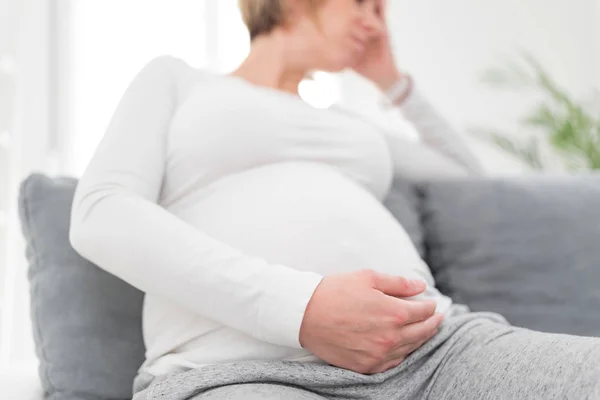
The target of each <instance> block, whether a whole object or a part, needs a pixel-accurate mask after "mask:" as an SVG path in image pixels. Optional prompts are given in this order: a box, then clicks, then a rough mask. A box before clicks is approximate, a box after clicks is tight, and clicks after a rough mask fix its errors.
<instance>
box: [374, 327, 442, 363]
mask: <svg viewBox="0 0 600 400" xmlns="http://www.w3.org/2000/svg"><path fill="white" fill-rule="evenodd" d="M437 333H438V330H437V329H434V330H432V331H431V332H429V333H428V334H427V336H426V337H425V338H424V339H422V340H419V341H417V342H414V343H407V344H405V345H401V346H400V347H398V348H397V349H395V350H393V351H391V352H390V354H389V356H388V357H386V359H385V360H384V361H383V363H389V362H393V361H394V360H399V359H405V358H406V357H408V356H409V355H411V354H412V353H413V352H414V351H416V350H418V349H419V348H421V346H423V345H424V344H425V343H427V342H428V341H430V340H431V338H432V337H434V336H435V335H436V334H437Z"/></svg>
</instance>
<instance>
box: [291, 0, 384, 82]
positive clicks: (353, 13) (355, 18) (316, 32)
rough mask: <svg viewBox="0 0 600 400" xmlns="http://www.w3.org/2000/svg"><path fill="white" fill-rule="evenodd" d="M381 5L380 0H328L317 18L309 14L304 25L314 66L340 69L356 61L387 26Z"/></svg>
mask: <svg viewBox="0 0 600 400" xmlns="http://www.w3.org/2000/svg"><path fill="white" fill-rule="evenodd" d="M381 6H382V3H381V0H325V2H324V4H323V5H322V6H320V7H319V9H318V10H317V12H316V19H315V16H310V15H306V16H305V17H304V21H303V22H304V23H303V24H301V25H303V26H304V27H305V28H304V29H303V34H305V35H306V38H307V40H308V41H309V44H308V46H309V53H310V55H311V60H310V61H311V63H314V64H315V65H314V66H313V68H314V69H320V70H324V71H340V70H342V69H345V68H350V67H352V66H353V65H355V64H356V63H357V61H358V60H359V59H360V58H361V56H362V55H363V54H364V52H365V49H366V47H367V45H368V44H369V42H370V41H372V40H374V39H375V38H377V37H379V35H381V34H382V32H383V30H384V24H383V20H382V10H381ZM308 21H310V23H309V22H308ZM312 56H314V59H312V58H313V57H312Z"/></svg>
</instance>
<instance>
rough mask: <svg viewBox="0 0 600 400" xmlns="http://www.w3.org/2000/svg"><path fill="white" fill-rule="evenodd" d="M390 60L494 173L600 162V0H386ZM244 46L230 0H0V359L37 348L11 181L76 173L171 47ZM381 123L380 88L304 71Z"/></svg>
mask: <svg viewBox="0 0 600 400" xmlns="http://www.w3.org/2000/svg"><path fill="white" fill-rule="evenodd" d="M389 3H390V10H389V24H390V29H391V34H392V42H393V45H394V51H395V53H396V56H397V60H398V63H399V65H400V67H401V68H403V69H405V70H407V71H409V72H410V73H412V74H413V76H414V77H415V79H416V81H417V82H418V83H419V85H420V86H421V89H422V90H423V92H425V94H426V95H427V96H428V97H429V98H430V100H431V101H432V102H433V103H434V105H436V106H437V107H438V108H439V109H440V111H441V112H442V114H443V115H445V116H446V117H447V118H448V119H449V120H450V121H451V122H452V124H453V125H454V126H455V127H456V128H457V129H458V130H459V131H460V132H461V133H463V135H464V137H465V139H466V140H467V142H468V144H469V146H470V147H471V148H472V149H473V151H474V152H475V154H476V155H477V156H478V157H479V158H480V160H481V161H482V163H483V165H484V166H485V168H486V170H487V172H488V173H489V174H490V175H493V176H507V175H518V174H528V173H532V172H536V173H548V174H568V173H576V172H578V171H587V170H591V169H597V168H600V145H599V144H598V139H599V138H600V105H599V97H600V96H599V95H598V89H599V88H600V0H503V1H491V0H454V1H447V0H390V1H389ZM248 49H249V39H248V35H247V32H246V31H245V27H244V26H243V24H242V21H241V18H240V16H239V12H238V9H237V1H236V0H0V372H1V371H2V370H3V369H4V368H6V367H7V366H8V365H9V364H10V365H11V368H12V369H14V368H15V365H20V366H22V367H23V368H29V367H30V366H31V365H32V364H33V363H34V354H33V345H32V339H31V328H30V323H29V300H28V297H27V293H28V290H29V289H28V286H27V276H26V265H25V258H24V246H23V243H22V238H21V233H20V226H19V224H18V219H17V210H16V198H17V195H18V186H19V183H20V182H21V181H22V179H23V178H24V177H26V176H27V175H28V174H29V173H31V172H33V171H40V172H44V173H47V174H50V175H67V176H74V177H78V176H80V175H81V173H82V172H83V171H84V169H85V167H86V164H87V162H88V161H89V159H90V157H91V156H92V154H93V151H94V149H95V147H96V145H97V143H98V142H99V140H100V139H101V137H102V135H103V134H104V130H105V128H106V126H107V124H108V122H109V120H110V118H111V115H112V113H113V111H114V109H115V107H116V105H117V102H118V101H119V99H120V97H121V95H122V94H123V91H124V90H125V88H126V87H127V85H128V84H129V82H130V81H131V79H132V78H133V76H134V75H135V74H136V73H137V72H138V71H139V70H140V69H141V68H142V67H143V66H144V65H145V64H146V63H147V62H148V61H149V60H150V59H152V58H154V57H156V56H159V55H163V54H171V55H174V56H176V57H180V58H182V59H184V60H185V61H187V62H188V63H189V64H190V65H192V66H194V67H197V68H203V69H209V70H214V71H218V72H221V73H226V72H228V71H231V70H233V69H234V68H235V67H236V66H237V64H238V63H239V62H241V60H242V59H243V58H244V56H245V54H246V53H247V51H248ZM301 95H302V97H303V98H304V99H305V100H306V101H307V102H309V103H310V104H312V105H314V106H315V107H329V106H331V105H333V104H341V105H342V106H346V107H351V108H354V109H356V110H358V111H360V112H363V113H367V114H369V115H370V116H372V118H374V119H377V120H378V121H380V123H382V124H396V125H398V127H400V126H402V127H403V131H404V132H406V134H407V137H410V138H412V139H414V140H418V138H417V137H415V136H414V135H413V134H412V133H411V129H410V126H409V125H407V124H406V123H405V122H404V121H402V120H400V117H399V116H398V115H396V114H394V113H393V112H390V111H383V110H382V108H381V107H380V106H379V103H378V101H377V100H378V98H379V97H378V96H379V93H377V91H376V90H375V89H374V87H373V86H371V85H370V84H369V83H367V82H364V81H362V80H361V79H360V78H358V77H357V76H356V75H354V74H352V73H343V74H336V75H331V74H325V73H319V74H317V75H316V76H315V79H314V80H311V81H307V82H303V84H302V87H301Z"/></svg>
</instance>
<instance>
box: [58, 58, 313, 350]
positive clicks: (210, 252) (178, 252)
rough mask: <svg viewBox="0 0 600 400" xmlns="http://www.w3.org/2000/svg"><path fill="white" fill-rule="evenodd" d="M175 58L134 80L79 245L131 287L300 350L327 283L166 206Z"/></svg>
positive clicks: (80, 227)
mask: <svg viewBox="0 0 600 400" xmlns="http://www.w3.org/2000/svg"><path fill="white" fill-rule="evenodd" d="M177 62H181V63H183V62H182V61H180V60H177V59H175V58H173V57H168V56H165V57H159V58H156V59H154V60H153V61H151V62H150V63H149V64H148V65H147V66H146V67H145V68H144V69H143V70H142V71H141V72H140V73H139V74H138V76H137V77H136V78H135V79H134V80H133V82H132V83H131V84H130V86H129V88H128V89H127V91H126V92H125V94H124V96H123V98H122V99H121V101H120V104H119V106H118V108H117V110H116V112H115V114H114V116H113V118H112V121H111V123H110V125H109V127H108V130H107V132H106V134H105V136H104V138H103V140H102V141H101V143H100V145H99V146H98V148H97V150H96V152H95V154H94V156H93V158H92V160H91V162H90V164H89V166H88V168H87V169H86V171H85V173H84V175H83V176H82V178H81V179H80V181H79V184H78V187H77V190H76V193H75V198H74V201H73V210H72V220H71V230H70V240H71V243H72V245H73V247H74V248H75V249H76V251H77V252H79V253H80V254H81V255H82V256H83V257H85V258H86V259H88V260H90V261H91V262H93V263H95V264H96V265H98V266H99V267H101V268H102V269H104V270H106V271H108V272H110V273H112V274H113V275H115V276H117V277H119V278H121V279H123V280H124V281H126V282H128V283H129V284H131V285H132V286H134V287H136V288H138V289H140V290H142V291H144V292H146V293H152V294H154V295H157V296H161V297H164V298H168V299H170V300H172V301H174V302H176V303H178V304H180V305H181V306H183V307H186V308H188V309H190V310H192V311H194V312H196V313H197V314H199V315H202V316H204V317H207V318H210V319H212V320H214V321H217V322H219V323H222V324H224V325H227V326H230V327H232V328H235V329H238V330H239V331H242V332H245V333H247V334H249V335H252V336H254V337H256V338H258V339H260V340H263V341H267V342H270V343H273V344H278V345H283V346H289V347H296V348H300V347H301V346H300V343H299V331H300V326H301V323H302V319H303V316H304V312H305V309H306V306H307V304H308V302H309V300H310V298H311V296H312V294H313V292H314V290H315V289H316V287H317V286H318V284H319V283H320V282H321V279H322V276H320V275H318V274H316V273H312V272H304V271H298V270H295V269H292V268H289V267H287V266H284V265H274V264H271V263H269V262H267V261H265V260H263V259H260V258H256V257H251V256H249V255H246V254H243V253H241V252H240V251H238V250H236V249H234V248H232V247H230V246H227V245H225V244H224V243H221V242H218V241H216V240H214V239H212V238H210V237H208V236H207V235H206V234H204V233H203V232H201V231H199V230H198V229H196V228H195V227H193V226H191V225H190V224H188V223H186V222H184V221H182V220H181V219H179V218H178V217H176V216H175V215H174V214H172V213H170V212H168V211H167V210H165V209H164V208H163V207H161V206H160V205H158V204H157V201H158V199H159V194H160V191H161V185H162V181H163V178H164V174H165V160H166V154H165V152H166V146H165V141H166V136H167V131H168V129H169V124H170V121H171V117H172V115H173V113H174V111H175V110H176V108H177V103H178V90H177V82H176V79H175V72H176V71H177V70H175V69H174V68H175V67H176V66H177V64H176V63H177Z"/></svg>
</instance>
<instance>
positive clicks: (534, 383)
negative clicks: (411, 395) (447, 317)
mask: <svg viewBox="0 0 600 400" xmlns="http://www.w3.org/2000/svg"><path fill="white" fill-rule="evenodd" d="M460 331H461V330H460V329H459V330H458V331H457V332H456V333H455V334H454V335H453V337H451V338H449V340H448V342H449V344H451V346H449V347H448V349H447V352H446V353H445V354H444V356H443V358H442V359H440V360H439V363H438V365H437V366H436V368H435V372H433V374H432V376H431V378H430V379H431V380H430V382H431V384H430V390H431V391H430V397H431V398H435V399H496V398H519V399H537V398H544V399H597V398H600V339H599V338H593V337H582V336H572V335H561V334H551V333H543V332H536V331H532V330H528V329H523V328H517V327H512V326H507V325H503V324H493V323H489V322H486V321H484V322H483V323H479V324H477V323H476V324H472V326H471V327H470V328H469V329H468V330H466V331H464V332H462V334H461V332H460Z"/></svg>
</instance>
